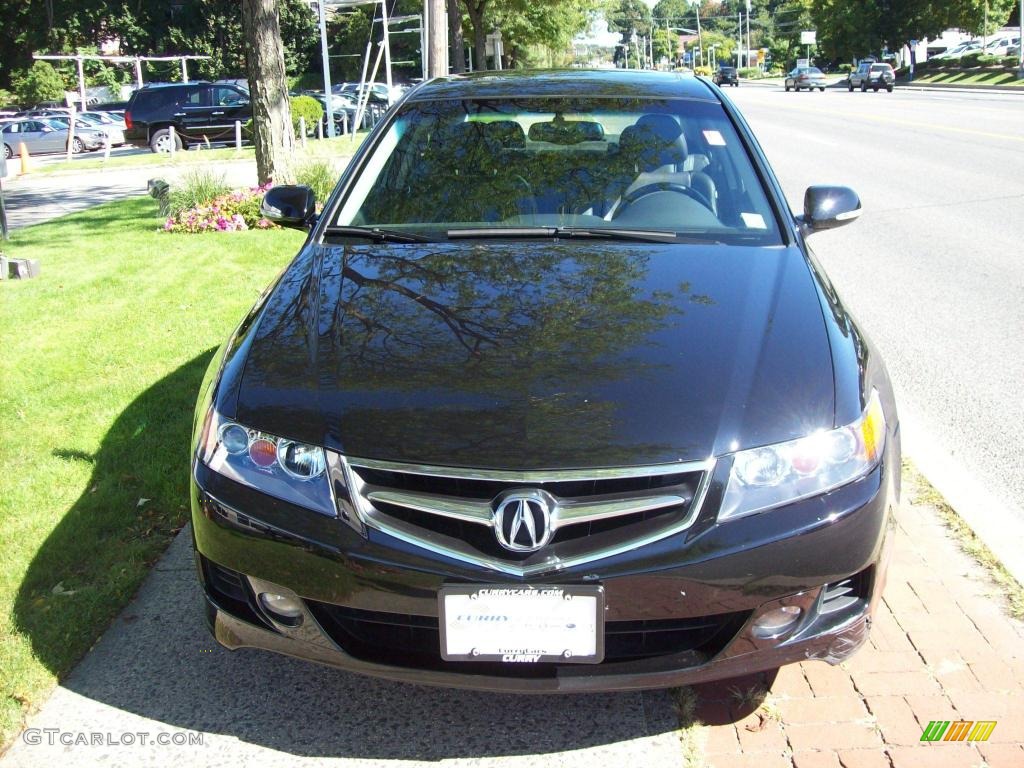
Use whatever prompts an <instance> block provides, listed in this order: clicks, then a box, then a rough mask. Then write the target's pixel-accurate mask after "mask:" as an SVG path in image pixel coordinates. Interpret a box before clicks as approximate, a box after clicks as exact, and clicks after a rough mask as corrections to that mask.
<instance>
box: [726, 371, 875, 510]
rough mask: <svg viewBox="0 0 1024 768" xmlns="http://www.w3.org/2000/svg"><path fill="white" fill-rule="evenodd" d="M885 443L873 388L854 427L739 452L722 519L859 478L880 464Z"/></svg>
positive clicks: (787, 501)
mask: <svg viewBox="0 0 1024 768" xmlns="http://www.w3.org/2000/svg"><path fill="white" fill-rule="evenodd" d="M884 443H885V416H884V414H883V413H882V404H881V402H880V401H879V399H878V392H876V391H874V390H872V392H871V397H870V399H869V400H868V404H867V407H866V408H865V409H864V412H863V413H862V414H861V415H860V418H858V419H857V420H856V421H855V422H853V423H852V424H849V425H847V426H845V427H839V428H838V429H832V430H828V431H821V432H815V433H814V434H812V435H808V436H807V437H801V438H799V439H797V440H790V441H788V442H785V443H778V444H776V445H766V446H763V447H760V448H751V449H749V450H746V451H739V452H738V453H736V454H734V455H733V464H732V470H731V471H730V473H729V483H728V485H727V487H726V490H725V495H724V497H723V498H722V507H721V510H720V511H719V513H718V519H719V520H731V519H734V518H737V517H743V516H744V515H752V514H754V513H755V512H763V511H764V510H766V509H771V508H772V507H778V506H780V505H782V504H789V503H791V502H794V501H798V500H799V499H804V498H807V497H809V496H815V495H817V494H819V493H825V492H826V491H830V490H832V489H833V488H838V487H839V486H841V485H845V484H847V483H850V482H852V481H854V480H857V479H858V478H861V477H863V476H864V475H866V474H867V473H868V472H870V471H871V470H872V469H874V467H875V466H876V465H877V464H878V462H879V460H880V459H881V457H882V449H883V447H884Z"/></svg>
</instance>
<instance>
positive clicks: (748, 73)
mask: <svg viewBox="0 0 1024 768" xmlns="http://www.w3.org/2000/svg"><path fill="white" fill-rule="evenodd" d="M737 74H739V76H740V77H743V78H746V79H747V80H756V79H757V78H759V77H761V70H760V69H758V68H757V67H744V68H743V69H740V70H737Z"/></svg>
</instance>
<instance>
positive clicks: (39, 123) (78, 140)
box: [0, 117, 107, 159]
mask: <svg viewBox="0 0 1024 768" xmlns="http://www.w3.org/2000/svg"><path fill="white" fill-rule="evenodd" d="M57 120H59V118H54V119H47V118H42V117H39V118H28V119H15V120H9V121H7V122H4V123H3V124H2V125H0V135H2V137H3V143H4V146H3V152H4V157H6V158H8V159H10V158H12V157H14V156H15V155H16V154H18V151H19V146H20V145H21V144H22V143H24V145H25V148H26V149H27V150H28V153H29V154H31V155H37V154H44V153H46V152H66V151H67V149H68V133H69V132H68V128H67V123H66V122H65V123H64V124H61V123H59V122H57ZM106 140H107V139H106V134H104V133H103V131H100V130H97V129H95V128H90V127H82V128H80V129H79V128H78V127H77V125H76V127H75V136H74V138H73V139H72V140H71V151H72V152H74V153H75V154H79V153H81V152H85V151H87V150H89V151H92V150H96V149H102V148H103V146H104V144H105V143H106Z"/></svg>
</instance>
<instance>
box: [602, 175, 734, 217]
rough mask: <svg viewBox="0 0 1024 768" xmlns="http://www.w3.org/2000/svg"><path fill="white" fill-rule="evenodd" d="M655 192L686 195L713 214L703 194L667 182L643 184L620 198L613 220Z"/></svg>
mask: <svg viewBox="0 0 1024 768" xmlns="http://www.w3.org/2000/svg"><path fill="white" fill-rule="evenodd" d="M655 192H675V193H676V194H679V195H686V196H687V197H691V198H693V199H694V200H696V201H697V202H698V203H700V204H701V205H703V206H704V207H705V208H707V209H708V210H709V211H711V212H712V213H714V212H715V209H714V206H713V205H712V204H711V201H710V200H708V199H707V197H705V196H704V194H703V193H701V192H699V191H697V190H696V189H694V188H693V187H684V186H683V185H682V184H671V183H669V182H657V183H654V184H645V185H644V186H642V187H639V188H637V189H634V190H633V191H632V192H630V193H629V194H628V195H626V196H625V197H624V198H622V202H621V203H619V208H618V210H617V211H616V213H615V218H618V217H619V216H621V215H622V214H623V212H624V211H625V210H626V209H627V208H629V206H631V205H632V204H633V203H635V202H637V201H638V200H640V199H641V198H644V197H647V196H648V195H653V194H654V193H655Z"/></svg>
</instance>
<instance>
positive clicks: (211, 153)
mask: <svg viewBox="0 0 1024 768" xmlns="http://www.w3.org/2000/svg"><path fill="white" fill-rule="evenodd" d="M367 133H368V132H367V131H359V132H357V133H356V134H355V136H339V137H337V138H334V139H322V140H320V139H309V140H308V141H307V143H306V148H305V149H303V148H302V147H299V148H298V149H297V150H296V156H297V158H298V160H299V161H300V162H301V161H302V160H310V159H314V158H321V157H328V158H331V159H336V158H339V157H351V156H352V155H354V154H355V151H356V149H358V148H359V145H360V144H361V143H362V141H363V139H364V138H366V134H367ZM254 157H255V155H254V151H253V148H252V146H247V147H242V148H241V149H240V150H236V149H234V148H233V147H226V148H220V149H198V150H189V151H187V152H176V153H175V154H174V159H173V160H172V159H171V158H170V156H168V155H158V154H156V153H154V152H147V153H146V154H143V155H123V156H121V155H117V154H114V155H111V157H110V159H109V160H104V159H103V156H102V153H97V154H96V155H89V156H86V157H79V158H78V159H75V160H72V161H71V162H68V161H67V160H62V161H61V162H58V163H49V164H47V165H38V164H36V165H35V167H34V168H33V169H32V174H33V175H37V174H38V175H49V174H54V173H67V172H69V171H72V172H79V171H88V170H98V169H105V168H111V169H116V168H142V167H151V166H155V167H163V168H173V167H177V166H183V165H198V164H204V163H212V162H224V161H227V160H252V159H254ZM8 162H12V161H8ZM13 162H15V163H17V158H15V159H14V160H13Z"/></svg>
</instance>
